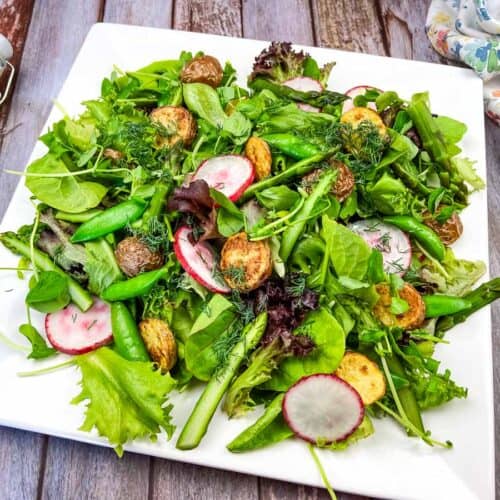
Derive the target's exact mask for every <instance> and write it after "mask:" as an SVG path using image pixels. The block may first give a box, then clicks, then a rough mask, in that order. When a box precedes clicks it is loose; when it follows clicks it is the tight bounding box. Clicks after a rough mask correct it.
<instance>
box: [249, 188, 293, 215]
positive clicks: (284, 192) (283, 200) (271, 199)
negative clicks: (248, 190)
mask: <svg viewBox="0 0 500 500" xmlns="http://www.w3.org/2000/svg"><path fill="white" fill-rule="evenodd" d="M256 197H257V199H258V200H259V202H260V204H261V205H262V206H264V207H266V208H268V209H269V210H288V209H290V208H292V207H293V206H294V205H295V204H296V203H297V202H298V201H299V198H300V195H299V193H297V191H293V190H292V189H290V188H289V187H288V186H284V185H280V186H274V187H270V188H268V189H264V190H263V191H261V192H260V193H257V194H256Z"/></svg>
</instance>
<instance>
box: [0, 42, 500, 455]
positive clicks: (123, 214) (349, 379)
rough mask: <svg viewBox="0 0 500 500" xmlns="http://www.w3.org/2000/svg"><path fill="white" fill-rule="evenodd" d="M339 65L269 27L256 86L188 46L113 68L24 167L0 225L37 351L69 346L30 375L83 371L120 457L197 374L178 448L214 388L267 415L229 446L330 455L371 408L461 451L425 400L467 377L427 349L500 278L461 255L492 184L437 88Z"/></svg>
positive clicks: (98, 424) (150, 433)
mask: <svg viewBox="0 0 500 500" xmlns="http://www.w3.org/2000/svg"><path fill="white" fill-rule="evenodd" d="M333 67H334V63H329V64H326V65H325V66H323V67H320V66H319V65H318V63H317V62H316V61H315V60H314V59H313V58H312V57H310V56H309V55H308V54H306V53H304V52H298V51H295V50H294V49H293V48H292V46H291V44H289V43H277V42H273V43H272V44H271V45H270V46H269V47H268V48H266V49H265V50H263V51H262V52H261V53H260V54H259V55H258V56H257V57H256V59H255V63H254V65H253V71H252V73H251V74H250V75H248V83H247V88H243V87H241V86H240V85H238V84H237V83H236V74H235V70H234V68H233V67H232V66H231V63H230V62H226V63H225V66H224V67H222V66H221V63H220V62H219V61H218V60H217V59H216V58H214V57H212V56H210V55H205V54H203V53H201V52H200V53H197V54H195V55H192V54H191V53H187V52H183V53H182V54H181V55H180V57H179V59H177V60H165V61H157V62H153V63H151V64H149V65H148V66H146V67H144V68H141V69H139V70H137V71H131V72H125V71H122V70H120V69H118V68H115V70H114V71H113V73H112V74H111V76H110V77H109V78H105V79H104V80H103V82H102V86H101V96H100V97H99V98H97V99H95V100H90V101H86V102H84V103H83V105H84V106H85V110H84V112H83V113H82V114H81V115H80V116H79V117H78V118H71V117H70V116H64V118H63V119H62V120H60V121H58V122H57V123H55V124H54V125H53V126H52V128H51V129H50V131H49V132H47V133H46V134H45V135H43V136H42V137H41V138H40V140H41V141H42V142H43V143H44V144H45V145H46V147H47V152H46V154H45V155H44V156H42V157H41V158H39V159H37V160H35V161H34V162H33V163H31V164H30V165H29V166H28V167H27V169H26V171H25V172H24V173H23V174H22V175H23V176H24V177H25V183H26V186H27V188H28V189H29V190H30V191H31V193H32V195H33V199H34V200H36V214H35V218H34V221H33V223H32V224H31V225H29V226H23V227H21V228H20V229H19V230H18V231H17V232H4V233H3V234H1V235H0V241H1V243H2V244H3V245H5V247H7V248H8V249H9V250H11V251H12V252H13V253H14V254H16V255H18V256H20V259H21V260H20V262H19V265H18V267H15V268H4V269H7V270H8V269H11V270H16V271H17V272H18V273H19V277H20V278H21V279H27V280H28V282H29V292H28V293H27V295H26V308H27V320H26V323H25V324H23V325H20V326H19V332H20V334H21V335H23V336H24V337H26V338H27V339H28V340H29V342H30V343H31V346H32V347H31V349H30V352H29V353H28V357H29V358H31V359H45V358H47V357H50V356H54V357H56V356H57V355H58V353H65V354H69V355H71V357H70V358H69V359H66V358H65V360H64V361H63V362H62V363H55V366H51V367H49V368H43V369H40V370H36V371H33V372H25V373H21V374H20V375H24V376H26V375H34V374H39V373H44V372H46V371H49V370H53V369H55V368H57V367H62V366H67V365H73V366H75V367H77V368H78V369H79V371H80V372H81V392H80V393H79V394H78V395H76V396H75V398H74V399H73V401H72V403H83V404H84V405H85V419H84V422H83V425H82V427H81V429H83V430H84V431H93V432H95V431H97V432H98V434H99V435H101V436H104V437H105V438H107V439H108V440H109V443H110V444H111V445H113V446H114V447H115V448H116V451H117V453H118V454H119V455H121V454H122V453H123V445H124V444H125V443H127V442H128V441H131V440H134V439H139V438H145V437H147V438H151V439H152V440H155V439H157V437H158V435H159V433H162V432H163V431H165V432H166V434H167V435H168V436H169V437H171V436H172V434H173V431H174V423H173V421H172V418H171V415H170V413H171V409H172V403H171V402H170V400H169V393H171V391H189V390H190V387H191V386H192V385H193V384H195V383H196V382H198V384H197V385H199V382H200V381H201V382H202V383H203V384H205V385H204V390H203V392H202V393H201V396H200V397H199V399H198V400H197V402H196V404H195V405H194V407H193V408H192V412H191V415H190V416H189V418H188V419H187V421H185V422H175V424H176V425H177V426H178V427H180V428H181V431H180V434H179V436H178V439H177V442H176V446H177V448H179V449H182V450H188V449H192V448H195V447H196V446H198V444H199V443H200V441H201V440H202V439H203V436H204V435H205V434H206V432H210V429H209V425H210V421H211V419H212V417H213V415H214V413H215V411H216V409H217V408H218V407H219V404H221V408H222V410H223V411H224V412H225V413H226V414H227V417H228V418H238V417H240V416H242V415H245V414H248V413H249V412H252V411H253V410H254V409H255V408H256V407H259V406H261V407H262V408H263V413H260V414H261V416H260V417H259V418H256V419H255V422H254V423H253V424H252V425H251V426H250V427H248V428H247V429H246V430H244V431H243V432H241V434H239V435H238V436H236V437H235V438H234V440H233V441H232V442H230V443H226V445H227V448H228V450H230V451H231V452H234V453H239V452H246V451H249V450H254V449H257V448H261V447H264V446H268V445H271V444H274V443H277V442H279V441H282V440H284V439H289V438H292V437H296V438H300V439H303V440H305V441H307V442H309V443H310V444H312V445H315V446H319V447H323V448H327V449H331V450H341V449H344V448H346V447H348V446H350V445H352V444H353V443H355V442H356V441H360V440H362V439H365V438H368V437H369V436H370V435H371V434H372V433H373V432H374V427H373V424H372V422H373V420H374V419H376V418H381V417H384V416H386V417H388V418H391V419H393V420H394V421H395V425H400V426H401V427H402V429H403V430H404V431H406V432H407V433H408V436H409V439H418V438H420V439H422V440H423V441H425V442H426V443H428V444H429V445H439V446H446V447H449V446H451V443H449V442H447V441H444V442H440V441H437V440H435V439H434V437H432V436H431V433H430V431H429V429H427V427H426V426H425V423H424V419H423V415H424V414H425V411H426V410H428V409H429V408H433V407H436V406H440V405H442V404H445V403H447V402H448V401H450V400H452V399H454V398H465V397H466V396H467V389H466V388H464V387H461V386H459V385H457V384H456V383H455V382H454V381H453V378H452V374H451V373H450V371H449V370H447V369H446V368H445V367H441V366H440V363H439V361H438V360H436V359H435V358H434V357H433V353H434V347H435V345H436V344H437V343H440V342H447V341H446V340H445V339H444V335H445V333H446V332H447V331H448V330H449V329H451V328H452V327H453V326H454V325H456V324H458V323H461V322H463V321H465V320H467V318H468V317H469V316H470V315H472V314H473V313H474V312H475V311H477V310H478V309H480V308H481V307H483V306H485V305H487V304H489V303H491V302H492V301H493V300H495V299H496V298H498V297H499V294H500V280H499V278H496V279H493V280H491V281H489V282H487V283H484V284H482V285H481V286H479V287H475V283H476V281H477V280H479V279H480V278H481V276H482V275H483V273H484V272H485V265H484V264H483V263H482V262H472V261H468V260H463V259H461V258H460V257H459V256H457V255H455V254H454V252H453V250H452V249H451V245H452V244H453V243H454V242H455V241H456V240H457V239H458V238H460V236H461V234H462V223H461V220H460V212H461V211H462V210H463V209H464V208H465V207H466V206H467V204H468V203H469V195H470V194H471V193H472V192H473V191H475V190H479V189H482V188H483V187H484V183H483V181H482V180H481V179H480V178H479V177H478V176H477V174H476V172H475V170H474V168H473V161H471V160H469V159H467V158H465V157H463V156H460V153H461V149H460V146H459V142H460V140H461V139H462V137H463V135H464V134H465V133H466V130H467V127H466V125H465V124H463V123H461V122H459V121H457V120H455V119H453V118H451V117H447V116H437V115H435V114H433V113H432V111H431V108H430V104H429V96H428V94H427V93H418V94H414V95H413V96H411V97H410V98H409V100H406V98H404V97H403V96H400V95H398V94H397V93H396V92H395V91H393V90H391V89H379V88H374V87H372V86H366V85H361V86H358V87H355V88H353V89H351V90H349V91H348V92H346V93H345V94H344V93H339V92H336V91H333V90H330V89H328V88H327V82H328V80H329V76H330V72H331V70H332V68H333ZM406 97H408V96H406ZM26 271H29V273H30V274H29V275H26V274H25V272H26ZM27 276H28V277H29V279H28V277H27ZM31 310H35V311H39V312H41V313H43V314H45V332H44V333H40V332H39V331H37V329H36V328H35V327H34V326H33V323H32V321H31V317H30V311H31ZM10 343H11V345H12V341H11V342H10ZM20 348H23V346H20ZM356 446H362V442H361V443H358V444H356ZM311 449H312V448H311Z"/></svg>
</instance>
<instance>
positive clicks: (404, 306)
mask: <svg viewBox="0 0 500 500" xmlns="http://www.w3.org/2000/svg"><path fill="white" fill-rule="evenodd" d="M409 308H410V306H409V305H408V302H406V300H404V299H401V298H399V297H392V300H391V307H390V310H391V313H392V314H404V313H405V312H406V311H408V309H409Z"/></svg>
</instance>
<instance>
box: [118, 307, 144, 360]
mask: <svg viewBox="0 0 500 500" xmlns="http://www.w3.org/2000/svg"><path fill="white" fill-rule="evenodd" d="M111 330H112V331H113V339H114V342H115V349H116V351H117V352H118V354H119V355H120V356H122V357H123V358H125V359H128V360H129V361H150V358H149V354H148V351H147V349H146V347H145V345H144V342H143V340H142V338H141V336H140V334H139V330H138V328H137V323H136V322H135V320H134V318H133V316H132V314H131V313H130V311H129V310H128V308H127V306H126V305H125V304H124V303H123V302H113V303H112V304H111Z"/></svg>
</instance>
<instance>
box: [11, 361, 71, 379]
mask: <svg viewBox="0 0 500 500" xmlns="http://www.w3.org/2000/svg"><path fill="white" fill-rule="evenodd" d="M74 364H76V359H75V358H72V359H68V360H67V361H64V362H63V363H59V364H58V365H52V366H47V367H46V368H40V369H39V370H31V371H28V372H18V373H17V376H18V377H34V376H36V375H44V374H46V373H52V372H54V371H56V370H59V369H61V368H66V367H67V366H72V365H74Z"/></svg>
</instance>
